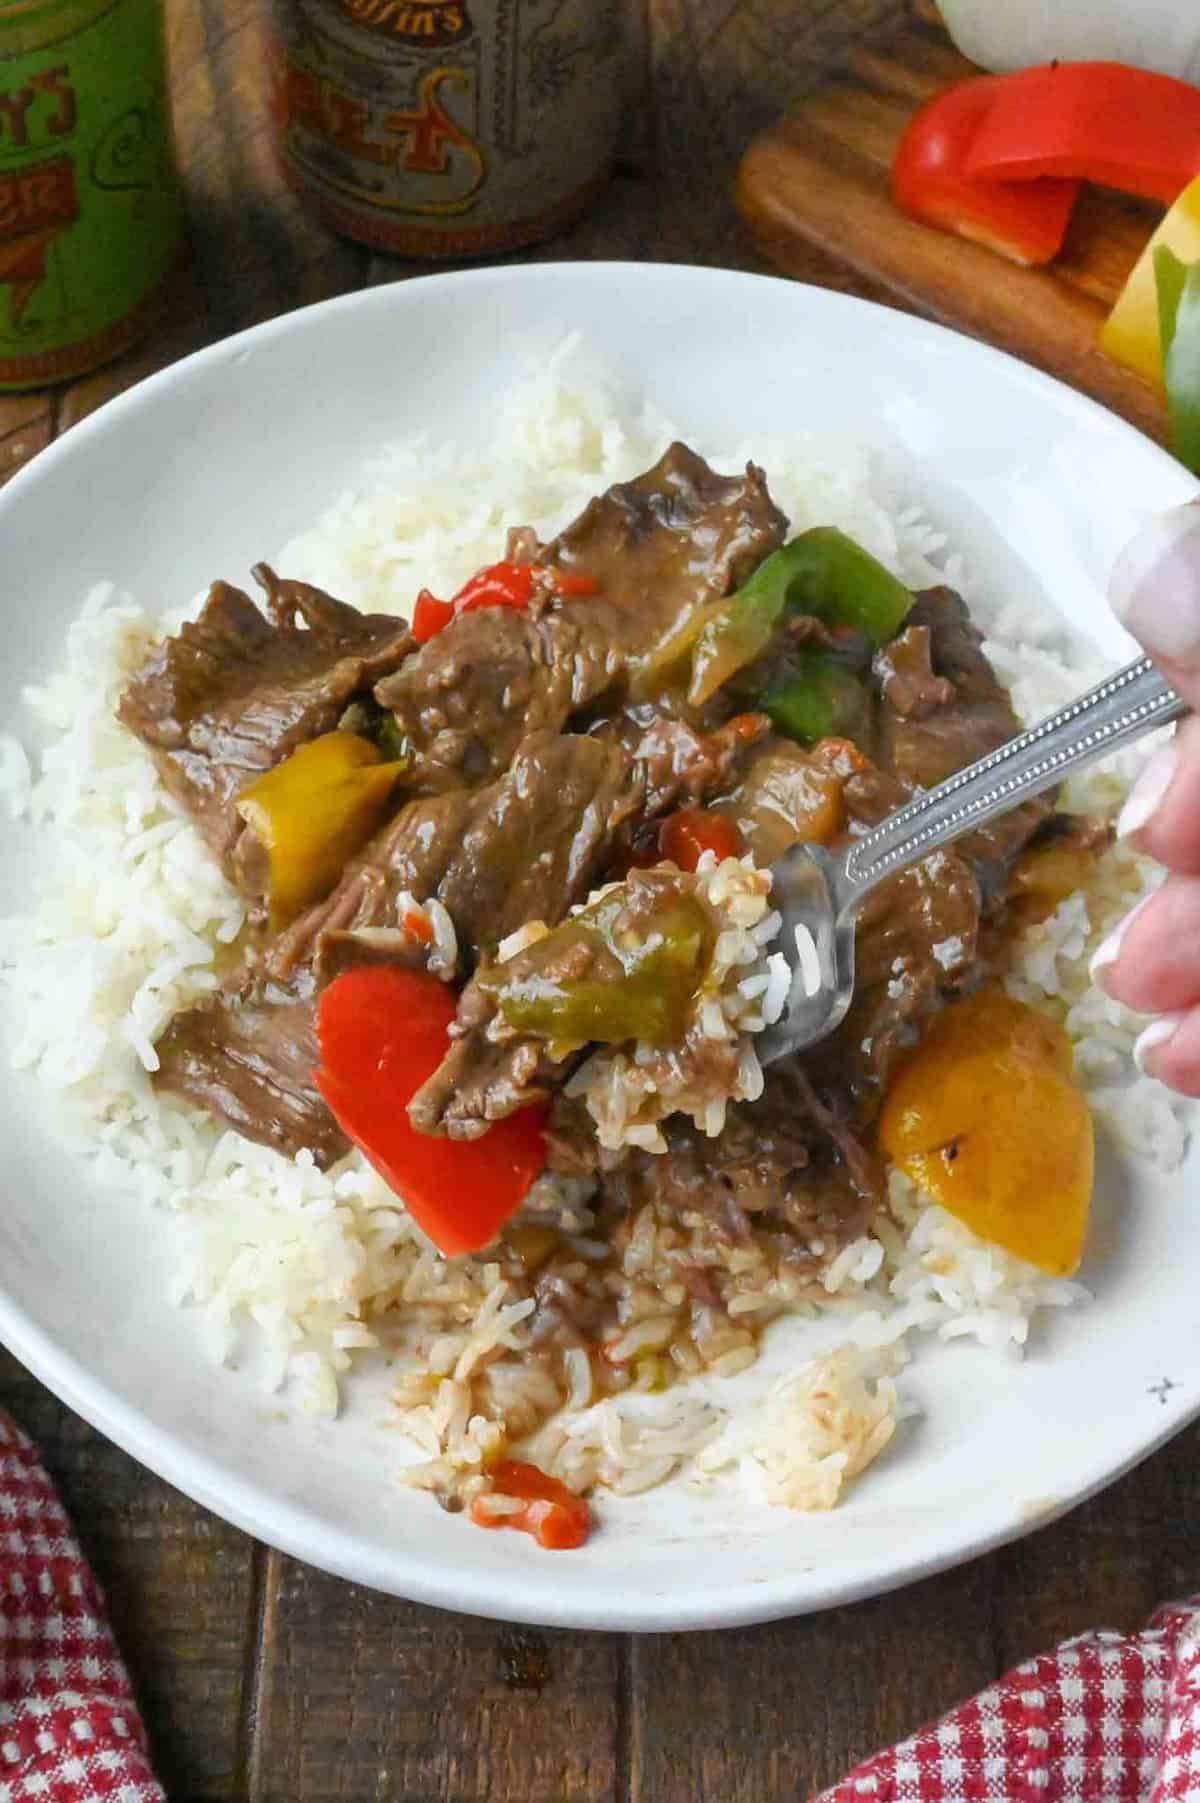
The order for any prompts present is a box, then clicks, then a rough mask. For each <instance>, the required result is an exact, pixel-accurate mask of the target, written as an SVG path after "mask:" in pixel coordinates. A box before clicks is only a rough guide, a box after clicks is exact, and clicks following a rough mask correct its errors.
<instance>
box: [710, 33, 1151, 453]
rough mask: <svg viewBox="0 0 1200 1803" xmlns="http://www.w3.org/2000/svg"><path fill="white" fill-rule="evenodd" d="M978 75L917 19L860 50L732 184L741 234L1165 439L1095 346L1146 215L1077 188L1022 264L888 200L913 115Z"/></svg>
mask: <svg viewBox="0 0 1200 1803" xmlns="http://www.w3.org/2000/svg"><path fill="white" fill-rule="evenodd" d="M977 73H978V70H977V69H976V68H975V66H974V65H973V64H971V63H969V62H967V61H966V59H965V58H964V57H961V56H959V55H958V53H957V51H955V50H954V49H953V48H952V47H951V45H950V44H949V42H948V40H947V38H946V37H945V34H944V33H942V32H940V31H939V30H937V29H936V28H935V27H932V26H922V25H921V24H919V23H917V22H909V23H907V24H905V25H904V26H903V27H902V28H900V29H899V30H897V31H895V32H894V33H892V34H891V35H890V36H888V37H885V38H884V39H882V40H881V41H879V42H872V43H871V44H869V45H867V46H866V47H865V48H863V47H855V48H854V49H852V50H851V51H850V52H849V53H848V55H847V56H846V58H845V59H844V66H843V68H842V69H841V70H840V71H839V72H837V73H834V74H832V75H830V76H827V77H826V79H825V80H824V81H823V82H822V83H821V84H820V85H819V86H818V87H817V88H816V89H815V90H814V91H813V92H811V93H810V94H808V95H807V96H805V97H804V98H802V99H801V100H799V101H798V102H797V103H796V104H795V105H794V106H793V107H792V108H791V109H790V110H789V111H788V112H787V113H786V114H785V116H784V117H783V118H782V119H781V120H778V121H777V122H776V123H775V124H773V125H772V126H771V127H770V128H769V129H768V130H766V131H764V132H763V133H762V134H761V135H760V136H759V137H758V138H757V139H756V140H755V141H754V143H753V144H752V145H751V146H750V148H749V149H748V150H747V152H746V154H745V157H744V158H743V160H742V163H741V166H740V169H739V172H738V181H737V194H738V204H739V206H740V208H741V211H742V214H743V216H744V218H745V220H746V222H747V225H748V226H749V228H750V230H751V232H752V233H753V235H754V238H755V240H756V242H757V243H758V245H759V247H760V248H761V249H762V251H763V253H764V254H765V255H766V256H767V257H768V258H769V259H770V260H771V261H772V262H773V263H776V264H778V265H779V266H780V267H781V268H782V269H785V270H787V271H788V272H789V273H790V274H793V275H796V274H800V273H802V271H803V268H804V266H805V265H806V263H807V259H808V258H809V257H810V256H811V254H812V251H813V249H814V248H816V249H819V250H822V251H826V252H832V253H835V254H836V255H838V256H839V257H841V258H844V259H845V261H846V262H848V263H849V264H850V265H851V266H852V267H853V268H855V269H856V270H858V272H859V273H860V274H861V275H863V276H865V277H867V278H868V279H870V280H872V281H875V282H878V283H880V284H881V285H882V286H883V287H884V288H885V289H886V290H887V292H888V294H889V295H891V296H893V297H895V298H897V299H899V300H901V301H903V302H904V303H906V304H907V305H909V306H911V307H912V308H914V309H915V310H916V311H919V312H923V313H927V314H929V315H931V316H932V317H933V318H936V319H939V320H942V321H943V322H944V323H946V324H947V325H952V326H957V327H959V328H960V329H961V330H964V331H967V332H970V333H973V334H974V335H975V336H976V337H979V338H983V339H986V340H987V342H988V343H990V344H998V345H1000V346H1002V347H1003V348H1004V349H1006V350H1011V351H1015V352H1016V353H1017V355H1018V356H1021V357H1025V358H1027V359H1028V360H1029V361H1030V362H1032V363H1037V364H1039V365H1040V366H1041V368H1043V369H1047V370H1049V371H1050V372H1051V374H1052V375H1057V376H1060V377H1062V378H1063V379H1064V380H1065V381H1067V382H1070V383H1071V384H1072V385H1073V386H1075V387H1077V388H1081V389H1083V390H1084V392H1085V393H1087V394H1091V395H1093V396H1095V398H1096V399H1097V400H1099V401H1102V402H1103V403H1104V404H1105V406H1108V407H1112V408H1113V409H1114V410H1115V411H1116V412H1118V413H1122V414H1124V415H1125V417H1126V418H1127V419H1130V420H1132V421H1133V423H1134V424H1135V425H1137V426H1140V427H1141V428H1142V430H1143V431H1146V432H1149V433H1150V434H1151V435H1152V436H1154V437H1158V438H1161V437H1162V436H1163V435H1164V433H1165V429H1166V422H1165V416H1164V412H1163V407H1162V403H1161V401H1160V399H1159V397H1158V396H1157V394H1156V393H1155V392H1154V391H1153V390H1152V389H1150V388H1149V386H1148V385H1147V384H1146V383H1144V382H1143V381H1141V380H1140V378H1138V377H1136V376H1134V375H1132V374H1131V373H1130V372H1129V371H1128V370H1125V369H1123V368H1121V366H1120V365H1119V364H1116V363H1113V362H1112V361H1111V360H1110V359H1109V358H1107V357H1105V356H1102V355H1101V353H1100V351H1099V350H1098V349H1097V346H1096V336H1097V333H1098V332H1099V330H1100V327H1101V325H1102V324H1103V321H1104V318H1105V315H1106V314H1107V312H1108V310H1109V308H1110V307H1111V306H1112V303H1113V302H1114V300H1115V299H1116V297H1117V295H1118V294H1119V293H1120V290H1121V288H1122V286H1123V284H1124V282H1125V278H1126V276H1127V275H1128V273H1129V271H1130V269H1131V268H1132V267H1133V264H1134V262H1135V261H1136V259H1137V257H1138V255H1139V254H1140V252H1141V250H1142V248H1143V246H1144V244H1145V241H1146V238H1147V237H1148V235H1149V232H1150V229H1151V226H1152V223H1153V219H1154V217H1155V210H1154V209H1153V208H1147V207H1146V206H1145V205H1143V204H1142V203H1139V202H1133V201H1130V200H1129V199H1127V198H1125V197H1123V196H1121V195H1117V194H1109V193H1103V192H1101V191H1100V190H1098V189H1085V191H1084V193H1083V195H1082V196H1081V199H1080V202H1079V204H1078V205H1077V206H1076V208H1075V212H1074V214H1073V217H1072V220H1071V224H1070V227H1069V228H1068V233H1067V238H1066V242H1065V244H1064V246H1063V250H1062V253H1061V254H1060V256H1059V257H1057V258H1056V259H1055V261H1054V262H1053V263H1051V264H1049V265H1048V266H1047V267H1046V268H1044V269H1023V268H1020V267H1019V266H1018V265H1017V264H1015V263H1011V262H1009V261H1008V259H1007V258H1004V257H1000V256H997V255H996V254H995V253H994V252H992V251H989V250H986V249H984V248H983V247H982V246H981V245H977V244H970V243H968V242H966V240H965V239H962V238H958V237H955V236H952V235H950V234H948V233H945V232H939V231H934V230H932V229H931V228H930V227H928V226H925V225H922V224H920V223H919V222H918V221H916V220H913V219H909V218H907V217H906V216H905V215H904V214H902V213H901V212H900V211H899V209H898V208H897V207H896V206H895V205H894V204H893V202H892V199H891V194H890V183H889V176H890V170H891V164H892V159H893V156H894V153H895V148H896V145H897V143H898V141H899V139H900V136H901V134H902V132H903V130H904V128H905V126H906V125H907V124H908V121H909V120H910V119H911V117H912V115H913V113H914V112H915V110H916V108H917V107H918V106H919V105H920V104H921V103H922V101H924V100H927V99H928V98H929V97H930V96H931V95H933V94H934V93H936V92H937V91H938V89H939V88H941V87H943V86H944V85H945V84H946V83H947V82H950V81H957V80H961V79H963V78H964V77H965V76H968V75H971V74H977ZM1159 212H1161V209H1159Z"/></svg>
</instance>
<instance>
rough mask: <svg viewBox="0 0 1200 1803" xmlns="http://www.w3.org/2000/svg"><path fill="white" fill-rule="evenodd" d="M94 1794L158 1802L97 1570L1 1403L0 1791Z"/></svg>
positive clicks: (30, 1800) (20, 1799)
mask: <svg viewBox="0 0 1200 1803" xmlns="http://www.w3.org/2000/svg"><path fill="white" fill-rule="evenodd" d="M98 1798H106V1799H109V1800H110V1803H164V1799H163V1793H162V1790H161V1789H160V1788H159V1785H158V1783H157V1781H156V1779H155V1777H154V1773H153V1772H152V1771H151V1769H150V1762H149V1757H148V1755H147V1751H146V1734H145V1730H144V1729H143V1727H142V1723H141V1719H140V1717H139V1715H138V1710H137V1704H136V1703H135V1702H134V1699H133V1691H132V1690H131V1689H130V1685H129V1679H128V1677H127V1675H126V1672H125V1667H124V1665H123V1664H122V1663H121V1656H120V1654H119V1653H118V1652H117V1648H116V1644H115V1642H114V1640H113V1637H112V1634H111V1633H110V1631H109V1627H108V1621H107V1619H106V1617H105V1613H104V1602H103V1599H102V1598H101V1595H100V1591H99V1588H98V1586H97V1584H96V1580H95V1578H93V1576H92V1574H91V1572H90V1571H89V1570H88V1568H87V1566H86V1565H85V1564H84V1562H83V1555H82V1554H81V1553H80V1551H79V1545H78V1542H77V1541H76V1539H75V1536H74V1534H73V1533H72V1531H71V1523H70V1521H69V1520H68V1519H67V1514H66V1511H65V1510H64V1508H63V1506H62V1504H61V1503H60V1502H59V1500H58V1497H57V1496H56V1495H55V1492H54V1487H53V1485H52V1484H51V1482H50V1479H49V1478H48V1477H47V1476H46V1473H45V1472H44V1471H43V1470H42V1467H41V1465H40V1464H39V1463H38V1458H37V1454H36V1453H35V1452H34V1450H33V1447H32V1446H31V1445H30V1443H29V1441H28V1440H27V1439H26V1438H25V1435H24V1434H23V1433H22V1432H21V1430H20V1428H18V1427H17V1426H16V1424H15V1422H13V1421H12V1420H11V1419H10V1418H9V1416H7V1415H6V1414H5V1413H4V1411H3V1409H0V1799H2V1800H3V1803H34V1800H35V1799H36V1800H37V1803H94V1799H98Z"/></svg>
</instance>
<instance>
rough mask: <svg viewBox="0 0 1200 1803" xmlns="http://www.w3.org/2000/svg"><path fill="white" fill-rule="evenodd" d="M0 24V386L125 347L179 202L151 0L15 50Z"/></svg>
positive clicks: (167, 256) (169, 244)
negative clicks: (8, 47)
mask: <svg viewBox="0 0 1200 1803" xmlns="http://www.w3.org/2000/svg"><path fill="white" fill-rule="evenodd" d="M21 12H22V9H21V8H20V7H18V8H16V9H14V18H15V17H17V16H19V15H20V14H21ZM6 23H7V22H6V21H5V18H4V13H3V10H2V9H0V387H17V386H30V385H33V384H35V383H38V382H42V381H53V380H55V379H58V378H60V377H62V376H64V375H70V374H75V373H78V372H79V371H81V370H83V369H87V368H90V367H92V366H93V365H94V364H96V363H99V362H103V361H104V360H105V358H106V357H108V356H112V355H114V354H115V353H116V351H117V350H119V349H121V348H123V347H124V344H125V343H129V342H132V340H133V338H134V337H135V336H137V332H138V328H139V324H140V317H141V315H142V314H143V312H144V310H145V309H146V307H147V305H148V303H149V301H150V299H151V297H152V295H153V293H154V291H155V290H156V289H157V288H158V287H159V285H160V284H161V282H162V281H163V278H164V276H165V275H166V273H167V270H168V269H169V266H170V263H171V260H172V256H173V254H174V251H175V247H176V245H177V242H178V238H179V230H180V207H179V196H178V189H177V185H176V181H175V173H174V162H173V157H172V151H171V140H170V131H169V125H168V115H167V107H166V97H165V82H164V73H163V55H162V37H161V34H162V18H161V7H160V4H159V0H114V3H113V4H111V5H110V6H108V7H107V8H97V9H96V10H95V12H94V13H93V16H92V17H91V18H90V19H89V20H87V22H86V23H84V24H83V25H81V26H79V27H78V28H77V29H75V30H73V31H72V30H70V29H69V28H68V27H64V35H63V36H62V37H61V38H58V39H54V33H53V30H52V29H51V30H48V31H46V32H44V33H42V34H41V35H42V36H43V38H47V37H48V38H50V39H52V40H54V41H50V42H43V43H42V44H41V47H40V48H38V49H36V50H33V51H30V50H22V51H21V52H20V53H18V52H15V51H13V52H10V53H7V54H6ZM15 29H16V27H15V25H14V33H15Z"/></svg>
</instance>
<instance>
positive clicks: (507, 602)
mask: <svg viewBox="0 0 1200 1803" xmlns="http://www.w3.org/2000/svg"><path fill="white" fill-rule="evenodd" d="M532 595H533V566H532V564H528V563H507V562H501V563H489V564H487V565H485V567H484V568H483V569H482V570H476V572H475V574H474V575H473V576H470V577H468V579H467V581H466V582H464V583H463V585H462V587H461V588H460V589H459V591H458V593H457V595H455V596H454V597H453V598H452V599H451V600H449V601H439V600H438V598H437V596H436V595H431V594H430V592H429V590H428V589H427V588H423V589H422V590H421V592H420V594H419V595H418V596H417V604H416V606H415V608H414V609H413V619H412V630H413V637H414V638H415V639H416V641H417V643H418V644H421V645H423V644H424V643H425V642H426V640H427V639H431V638H433V637H434V635H435V634H436V633H439V632H440V631H441V630H442V627H443V626H448V625H449V624H450V622H451V620H453V619H454V618H456V616H457V615H458V614H465V613H470V612H472V611H473V609H475V608H477V607H513V608H516V609H517V610H518V611H520V610H521V609H523V608H526V607H528V606H529V602H530V599H531V597H532Z"/></svg>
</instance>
